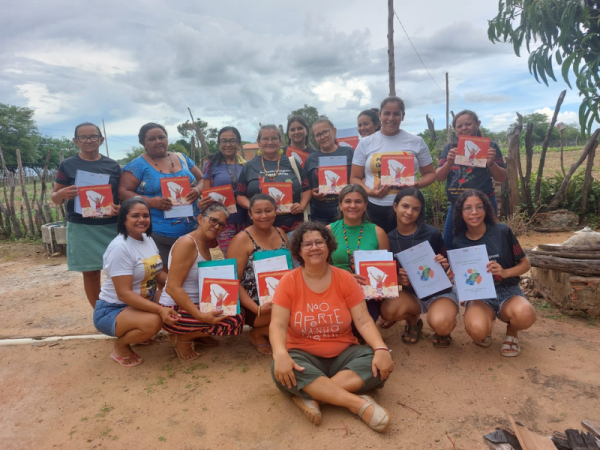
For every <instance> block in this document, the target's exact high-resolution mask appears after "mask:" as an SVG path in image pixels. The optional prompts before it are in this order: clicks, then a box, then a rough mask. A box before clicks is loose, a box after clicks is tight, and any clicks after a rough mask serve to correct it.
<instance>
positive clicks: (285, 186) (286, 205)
mask: <svg viewBox="0 0 600 450" xmlns="http://www.w3.org/2000/svg"><path fill="white" fill-rule="evenodd" d="M261 190H262V192H264V193H265V194H269V195H270V196H271V197H273V198H274V199H275V205H276V206H277V214H290V213H291V212H292V204H293V203H294V198H293V195H292V192H293V191H292V183H291V181H288V182H283V183H265V182H263V185H262V188H261Z"/></svg>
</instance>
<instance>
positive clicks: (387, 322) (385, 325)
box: [379, 319, 396, 328]
mask: <svg viewBox="0 0 600 450" xmlns="http://www.w3.org/2000/svg"><path fill="white" fill-rule="evenodd" d="M395 324H396V321H395V320H383V319H380V320H379V326H380V327H381V328H391V327H393V326H394V325H395Z"/></svg>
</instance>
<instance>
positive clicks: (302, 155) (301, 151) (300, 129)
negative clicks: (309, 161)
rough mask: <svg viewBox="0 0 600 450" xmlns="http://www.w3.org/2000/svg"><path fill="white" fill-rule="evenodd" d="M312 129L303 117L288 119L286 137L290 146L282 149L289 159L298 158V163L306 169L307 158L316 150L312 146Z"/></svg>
mask: <svg viewBox="0 0 600 450" xmlns="http://www.w3.org/2000/svg"><path fill="white" fill-rule="evenodd" d="M309 133H310V129H309V128H308V122H306V119H305V118H304V117H302V116H292V117H290V118H289V119H288V122H287V129H286V131H285V135H286V136H287V138H288V145H286V146H285V147H283V148H282V150H283V154H284V155H285V156H287V157H288V158H291V157H294V158H296V162H298V164H300V165H301V166H302V167H304V163H305V162H306V158H308V156H309V155H310V154H311V153H314V152H315V151H316V150H315V149H314V148H312V147H311V146H310V140H309Z"/></svg>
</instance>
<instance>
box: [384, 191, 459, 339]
mask: <svg viewBox="0 0 600 450" xmlns="http://www.w3.org/2000/svg"><path fill="white" fill-rule="evenodd" d="M393 208H394V212H395V213H396V223H397V227H396V229H395V230H393V231H391V232H390V233H389V234H388V238H389V240H390V247H391V250H392V253H394V255H396V257H397V254H398V253H400V252H405V251H406V250H408V249H411V248H412V249H415V251H417V250H418V251H419V252H422V253H423V255H422V256H425V252H424V251H421V249H420V248H418V249H417V248H415V247H416V246H419V244H421V243H423V242H426V243H428V244H429V246H425V247H426V248H424V250H433V253H432V255H435V257H434V258H433V261H434V262H435V263H437V264H441V266H442V267H441V268H443V270H441V268H440V269H438V267H439V266H437V267H432V266H433V264H432V261H431V260H428V258H427V257H425V258H423V257H422V256H421V255H416V259H417V261H418V260H419V259H420V260H421V264H419V265H417V266H416V267H412V265H411V267H410V268H408V267H406V268H404V267H401V268H400V269H399V270H398V276H399V281H400V284H401V285H402V291H401V292H400V295H399V297H398V298H390V299H385V300H384V301H383V303H382V305H381V317H382V319H383V321H382V322H381V327H382V328H389V327H391V326H392V325H393V324H394V323H396V322H398V321H401V320H405V321H406V326H405V330H404V332H403V333H402V342H404V343H405V344H409V345H413V344H416V343H417V342H419V339H420V338H421V330H422V329H423V321H422V320H421V318H420V316H421V314H423V313H427V323H428V324H429V326H430V327H431V328H432V329H433V332H434V335H433V346H434V347H436V348H447V347H448V346H449V345H450V342H451V340H452V338H451V337H450V333H451V332H452V330H454V328H455V327H456V316H457V314H458V299H457V298H456V294H454V292H452V287H451V283H450V281H449V280H448V279H447V277H446V275H445V274H443V273H441V272H443V271H445V270H446V269H448V261H447V259H446V248H445V246H444V241H443V239H442V235H441V233H440V232H439V231H438V229H437V228H435V227H432V226H431V225H427V224H425V223H424V220H425V198H424V197H423V194H422V193H421V191H420V190H419V189H415V188H404V189H402V190H401V191H400V192H399V193H398V194H396V197H395V198H394V203H393ZM407 268H408V270H410V271H411V275H413V277H412V279H413V280H414V282H415V283H420V282H428V284H429V285H431V284H432V281H433V280H434V279H435V278H438V279H443V281H445V284H444V285H445V286H446V287H445V288H444V289H442V290H440V291H438V292H435V293H433V294H429V295H426V296H423V297H422V298H421V297H419V296H418V295H417V292H418V289H417V290H416V289H415V288H414V287H413V285H412V284H411V280H410V279H409V275H408V273H407ZM436 272H440V273H438V274H437V275H436ZM414 275H417V279H415V278H414ZM444 285H442V286H444ZM433 289H434V290H435V287H433Z"/></svg>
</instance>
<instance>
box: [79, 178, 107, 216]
mask: <svg viewBox="0 0 600 450" xmlns="http://www.w3.org/2000/svg"><path fill="white" fill-rule="evenodd" d="M77 191H78V192H79V200H80V202H81V215H82V216H83V217H104V216H110V214H111V212H112V208H111V205H112V204H113V203H114V199H113V194H112V188H111V186H110V184H103V185H99V186H81V187H78V188H77Z"/></svg>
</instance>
